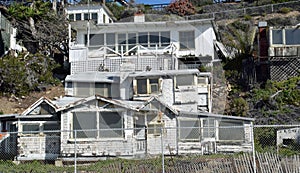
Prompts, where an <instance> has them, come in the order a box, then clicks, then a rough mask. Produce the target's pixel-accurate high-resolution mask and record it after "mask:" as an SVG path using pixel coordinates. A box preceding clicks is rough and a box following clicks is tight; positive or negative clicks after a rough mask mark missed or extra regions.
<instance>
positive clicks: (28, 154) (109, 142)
mask: <svg viewBox="0 0 300 173" xmlns="http://www.w3.org/2000/svg"><path fill="white" fill-rule="evenodd" d="M17 118H18V121H17V127H18V140H17V146H18V147H17V151H18V152H17V153H16V159H17V160H33V159H34V160H56V159H62V160H64V159H65V160H68V159H72V158H73V157H74V155H75V154H76V157H78V158H85V160H88V159H93V160H94V159H101V157H125V158H136V157H146V156H149V155H152V156H153V155H157V154H161V152H163V153H164V154H165V155H182V154H190V153H193V154H209V153H219V152H220V153H223V152H226V153H227V152H250V151H252V144H253V137H252V136H253V134H252V128H251V127H252V126H253V124H252V123H253V119H251V118H243V117H234V116H224V115H216V114H210V113H192V112H185V111H178V110H177V109H175V108H174V107H172V106H169V105H167V104H166V103H164V102H163V101H161V100H160V99H159V98H157V97H155V96H153V97H151V98H150V99H148V100H147V101H126V100H119V99H109V98H105V97H102V96H99V95H94V96H90V97H86V98H77V97H64V98H61V99H59V100H55V101H51V100H49V99H47V98H41V99H39V100H38V101H37V102H36V103H35V104H33V105H32V106H30V107H29V108H28V109H27V110H26V111H24V113H23V114H22V115H19V116H17ZM7 140H8V141H10V140H9V138H8V139H7ZM75 149H76V152H75Z"/></svg>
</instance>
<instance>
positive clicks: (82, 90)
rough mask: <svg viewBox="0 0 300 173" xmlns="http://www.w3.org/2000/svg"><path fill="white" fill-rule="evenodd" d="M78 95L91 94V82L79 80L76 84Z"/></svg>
mask: <svg viewBox="0 0 300 173" xmlns="http://www.w3.org/2000/svg"><path fill="white" fill-rule="evenodd" d="M76 96H79V97H80V96H81V97H86V96H90V83H84V82H78V83H77V85H76Z"/></svg>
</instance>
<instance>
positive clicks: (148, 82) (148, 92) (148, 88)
mask: <svg viewBox="0 0 300 173" xmlns="http://www.w3.org/2000/svg"><path fill="white" fill-rule="evenodd" d="M139 80H145V81H146V93H139V85H141V84H138V83H139V82H138V81H139ZM151 80H152V81H153V80H157V83H155V82H151ZM133 85H134V86H135V87H136V89H135V91H134V95H135V96H149V95H156V94H161V90H160V88H161V78H160V77H149V78H136V79H134V80H133ZM152 85H157V91H152V90H151V87H152Z"/></svg>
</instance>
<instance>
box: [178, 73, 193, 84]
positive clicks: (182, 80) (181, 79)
mask: <svg viewBox="0 0 300 173" xmlns="http://www.w3.org/2000/svg"><path fill="white" fill-rule="evenodd" d="M187 85H194V75H179V76H176V86H187Z"/></svg>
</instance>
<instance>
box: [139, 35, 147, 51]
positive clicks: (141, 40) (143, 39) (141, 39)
mask: <svg viewBox="0 0 300 173" xmlns="http://www.w3.org/2000/svg"><path fill="white" fill-rule="evenodd" d="M139 44H140V45H142V46H145V47H148V33H147V32H140V33H139Z"/></svg>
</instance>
